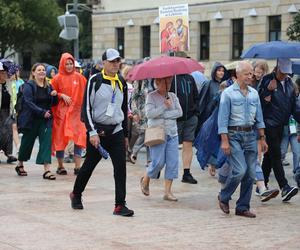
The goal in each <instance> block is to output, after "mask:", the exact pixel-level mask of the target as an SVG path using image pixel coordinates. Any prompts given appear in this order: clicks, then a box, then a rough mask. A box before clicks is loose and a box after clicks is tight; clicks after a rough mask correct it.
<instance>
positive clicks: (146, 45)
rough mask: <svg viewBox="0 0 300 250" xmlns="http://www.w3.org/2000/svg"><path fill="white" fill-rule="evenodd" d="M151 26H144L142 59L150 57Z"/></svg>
mask: <svg viewBox="0 0 300 250" xmlns="http://www.w3.org/2000/svg"><path fill="white" fill-rule="evenodd" d="M150 33H151V28H150V26H142V57H143V58H145V57H149V56H150V38H151V36H150Z"/></svg>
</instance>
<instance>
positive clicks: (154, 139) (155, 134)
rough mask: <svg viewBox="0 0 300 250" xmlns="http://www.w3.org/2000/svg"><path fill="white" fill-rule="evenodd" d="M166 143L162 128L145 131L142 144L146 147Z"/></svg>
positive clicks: (151, 128)
mask: <svg viewBox="0 0 300 250" xmlns="http://www.w3.org/2000/svg"><path fill="white" fill-rule="evenodd" d="M165 141H166V134H165V129H164V128H163V127H160V126H157V127H150V128H146V130H145V140H144V144H145V145H146V146H148V147H151V146H154V145H158V144H162V143H164V142H165Z"/></svg>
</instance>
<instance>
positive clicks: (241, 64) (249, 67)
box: [236, 61, 253, 73]
mask: <svg viewBox="0 0 300 250" xmlns="http://www.w3.org/2000/svg"><path fill="white" fill-rule="evenodd" d="M244 70H253V67H252V65H251V64H250V63H249V62H247V61H241V62H238V64H237V66H236V73H241V72H242V71H244Z"/></svg>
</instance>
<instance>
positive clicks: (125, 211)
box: [113, 205, 134, 217]
mask: <svg viewBox="0 0 300 250" xmlns="http://www.w3.org/2000/svg"><path fill="white" fill-rule="evenodd" d="M113 214H114V215H121V216H126V217H130V216H132V215H134V211H133V210H131V209H129V208H128V207H126V206H125V205H117V206H116V207H115V209H114V212H113Z"/></svg>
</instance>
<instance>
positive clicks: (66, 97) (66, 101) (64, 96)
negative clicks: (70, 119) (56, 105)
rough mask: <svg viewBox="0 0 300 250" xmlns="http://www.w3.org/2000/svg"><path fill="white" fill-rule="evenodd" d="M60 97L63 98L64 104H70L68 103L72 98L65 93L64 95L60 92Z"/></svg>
mask: <svg viewBox="0 0 300 250" xmlns="http://www.w3.org/2000/svg"><path fill="white" fill-rule="evenodd" d="M60 97H61V99H63V101H64V102H65V104H66V105H67V106H70V105H71V103H72V98H71V97H70V96H67V95H65V94H61V95H60Z"/></svg>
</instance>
